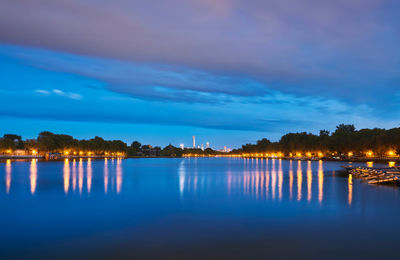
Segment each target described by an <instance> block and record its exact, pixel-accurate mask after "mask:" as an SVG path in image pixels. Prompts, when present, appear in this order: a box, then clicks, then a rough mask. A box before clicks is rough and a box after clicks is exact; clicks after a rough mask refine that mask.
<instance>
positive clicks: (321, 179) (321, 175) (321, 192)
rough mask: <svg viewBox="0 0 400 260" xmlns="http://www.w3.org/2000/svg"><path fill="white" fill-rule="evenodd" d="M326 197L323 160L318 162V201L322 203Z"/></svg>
mask: <svg viewBox="0 0 400 260" xmlns="http://www.w3.org/2000/svg"><path fill="white" fill-rule="evenodd" d="M323 197H324V168H323V165H322V161H321V160H320V161H319V164H318V201H319V203H320V204H321V203H322V199H323Z"/></svg>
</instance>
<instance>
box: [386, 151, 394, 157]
mask: <svg viewBox="0 0 400 260" xmlns="http://www.w3.org/2000/svg"><path fill="white" fill-rule="evenodd" d="M395 154H396V153H395V152H394V151H388V155H389V156H394V155H395Z"/></svg>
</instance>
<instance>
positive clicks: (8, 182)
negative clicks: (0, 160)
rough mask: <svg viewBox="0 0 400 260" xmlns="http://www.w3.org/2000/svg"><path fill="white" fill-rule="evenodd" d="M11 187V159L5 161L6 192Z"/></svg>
mask: <svg viewBox="0 0 400 260" xmlns="http://www.w3.org/2000/svg"><path fill="white" fill-rule="evenodd" d="M10 187H11V160H7V161H6V193H7V194H8V193H9V192H10Z"/></svg>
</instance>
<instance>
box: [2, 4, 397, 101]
mask: <svg viewBox="0 0 400 260" xmlns="http://www.w3.org/2000/svg"><path fill="white" fill-rule="evenodd" d="M177 6H179V8H176V7H177ZM399 10H400V3H399V2H398V1H395V0H354V1H348V0H337V1H317V0H271V1H264V0H254V1H239V0H232V1H226V0H218V1H210V0H195V1H185V0H171V1H168V2H159V1H157V2H155V1H140V0H133V1H132V0H129V1H128V0H116V1H112V2H109V1H94V0H88V1H84V2H82V1H77V0H75V1H74V0H68V1H65V0H60V1H50V0H39V1H35V2H32V1H22V0H21V1H6V2H3V3H2V8H1V9H0V31H1V33H0V41H2V42H7V43H12V44H21V45H28V46H36V47H42V48H48V49H53V50H58V51H63V52H69V53H75V54H79V55H88V56H94V57H101V58H107V59H111V60H120V61H126V62H128V63H135V64H141V65H150V67H151V69H149V70H147V71H140V70H139V71H137V70H133V72H135V75H136V76H137V78H136V79H132V78H130V79H129V81H128V82H124V81H123V79H124V78H123V77H119V79H118V78H117V79H113V80H112V81H111V80H110V81H108V83H109V86H110V88H113V89H115V90H116V91H122V92H126V93H129V92H133V95H139V94H140V93H137V91H138V88H136V87H135V85H142V86H144V87H148V86H149V85H150V87H149V88H150V89H153V88H154V87H161V88H164V89H165V88H168V89H171V88H174V89H178V90H180V89H184V90H185V91H186V90H189V91H197V92H209V93H225V94H238V95H246V94H248V95H255V94H254V91H256V92H257V93H258V94H260V95H262V94H265V90H264V88H263V87H260V88H256V89H255V88H254V87H248V86H247V85H248V84H247V83H242V82H240V81H239V82H238V81H236V80H240V79H243V78H246V79H248V80H252V81H254V82H258V83H261V86H268V88H271V89H274V90H279V91H282V92H285V93H292V94H296V95H304V96H310V95H316V96H319V95H325V96H334V97H335V98H339V99H346V100H348V101H351V102H356V103H359V104H361V103H366V102H369V103H374V102H375V103H376V96H377V95H379V94H380V93H382V92H393V91H394V90H396V89H398V88H399V83H398V82H399V81H398V71H399V69H400V53H399V52H398V51H397V48H398V46H399V45H400V36H399V34H398V26H397V25H398V24H399V22H400V18H399V16H398V13H399ZM66 21H67V22H66ZM155 64H157V65H159V66H165V67H164V68H162V69H160V68H156V69H155V70H156V72H165V70H171V71H170V72H167V73H165V74H163V73H156V74H155V77H153V79H152V80H149V78H150V75H152V73H153V72H154V71H152V70H154V67H153V66H154V65H155ZM79 67H81V66H79ZM180 68H181V69H182V68H183V69H182V70H180ZM100 70H101V68H100ZM196 71H197V72H202V73H204V74H196V73H195V72H196ZM91 73H93V71H92V72H91ZM111 73H114V74H116V73H115V72H114V71H112V72H111ZM138 73H139V74H142V75H140V77H139V76H138ZM174 73H175V74H174ZM97 74H100V72H99V73H97ZM121 74H122V73H121ZM131 74H132V70H127V71H126V73H125V75H131ZM182 75H185V76H186V77H187V76H190V77H191V78H190V79H187V78H182V79H180V80H178V81H177V80H176V79H177V78H179V77H181V76H182ZM96 76H97V77H98V76H99V75H96ZM119 76H121V75H119ZM225 77H227V78H231V79H234V80H235V81H234V82H238V83H237V85H234V83H233V82H229V81H224V79H225ZM199 78H201V79H202V80H201V81H199V80H198V79H199ZM121 79H122V80H121ZM184 80H190V84H185V82H184ZM121 81H122V82H121ZM132 82H133V83H132ZM171 82H174V84H172V83H171ZM194 82H199V84H197V85H196V84H193V83H194ZM214 82H218V83H219V84H213V83H214ZM221 82H223V84H220V83H221ZM132 85H133V86H132ZM228 85H231V86H232V85H233V86H232V87H231V88H229V87H227V86H228ZM241 86H243V87H241ZM130 88H132V90H130ZM246 89H249V92H248V93H247V92H246ZM349 90H350V91H349ZM153 91H154V92H155V93H156V92H157V90H153ZM149 92H150V91H149ZM226 92H228V93H226ZM231 92H233V93H231ZM354 93H357V95H354ZM157 95H159V96H160V95H161V94H159V93H158V94H157ZM186 95H188V96H189V94H186ZM387 102H389V103H391V104H390V105H393V104H395V101H393V102H392V101H391V100H390V99H389V100H388V101H387ZM376 107H381V104H378V105H377V106H376Z"/></svg>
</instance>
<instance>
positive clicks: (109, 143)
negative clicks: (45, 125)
mask: <svg viewBox="0 0 400 260" xmlns="http://www.w3.org/2000/svg"><path fill="white" fill-rule="evenodd" d="M15 150H28V151H36V152H38V153H39V154H40V153H48V152H50V153H68V154H71V155H73V154H76V155H79V154H81V155H87V154H88V153H90V154H91V155H106V154H110V155H111V154H112V153H121V154H124V155H127V156H132V157H136V156H137V157H142V156H145V157H158V156H163V157H181V156H182V155H183V154H184V153H193V154H194V153H195V154H214V153H216V151H214V150H212V149H210V148H208V149H206V150H205V151H202V150H201V149H184V150H183V149H181V148H178V147H175V146H173V145H171V144H170V145H167V146H166V147H164V148H161V147H159V146H155V147H153V146H151V145H149V144H147V145H142V144H141V143H140V142H138V141H134V142H132V143H131V144H130V145H128V144H126V143H125V142H123V141H121V140H104V139H103V138H101V137H98V136H96V137H94V138H92V139H89V140H78V139H75V138H74V137H72V136H70V135H64V134H54V133H51V132H48V131H44V132H41V133H40V134H39V135H38V137H37V138H36V139H28V140H22V138H21V136H19V135H15V134H5V135H4V136H3V137H2V138H0V153H9V152H12V151H15Z"/></svg>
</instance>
